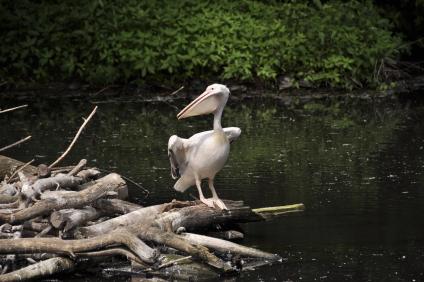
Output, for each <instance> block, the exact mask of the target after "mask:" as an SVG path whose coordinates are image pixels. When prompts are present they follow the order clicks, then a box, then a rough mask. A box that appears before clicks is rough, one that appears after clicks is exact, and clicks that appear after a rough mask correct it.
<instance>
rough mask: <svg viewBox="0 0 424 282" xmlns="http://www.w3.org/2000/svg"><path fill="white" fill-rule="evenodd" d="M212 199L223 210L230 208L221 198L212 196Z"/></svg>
mask: <svg viewBox="0 0 424 282" xmlns="http://www.w3.org/2000/svg"><path fill="white" fill-rule="evenodd" d="M212 201H213V203H214V205H215V206H216V207H218V208H220V209H221V210H228V208H227V206H226V205H225V204H224V202H223V201H222V200H221V199H220V198H212Z"/></svg>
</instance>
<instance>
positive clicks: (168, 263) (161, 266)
mask: <svg viewBox="0 0 424 282" xmlns="http://www.w3.org/2000/svg"><path fill="white" fill-rule="evenodd" d="M191 258H192V257H191V256H186V257H183V258H179V259H174V260H171V261H168V262H166V263H163V264H161V265H159V266H158V267H157V269H161V268H165V267H168V266H171V265H174V264H176V263H178V262H180V261H183V260H187V259H191Z"/></svg>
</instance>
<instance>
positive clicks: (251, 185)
mask: <svg viewBox="0 0 424 282" xmlns="http://www.w3.org/2000/svg"><path fill="white" fill-rule="evenodd" d="M230 99H231V98H230ZM186 103H187V101H185V102H175V103H174V102H173V103H165V102H162V103H146V102H114V103H107V102H105V103H103V102H102V103H99V104H98V105H99V109H98V112H97V114H96V116H95V118H94V119H93V120H92V121H91V122H90V123H89V124H88V127H87V128H86V130H85V131H84V133H83V135H82V137H81V138H80V139H79V140H78V142H77V144H76V146H75V147H74V149H73V150H72V152H71V154H70V155H69V156H68V157H67V159H66V160H65V161H64V163H63V164H75V163H77V162H78V161H79V160H80V159H81V158H86V159H88V161H89V164H90V165H93V166H98V167H100V168H103V169H106V170H113V171H116V172H118V173H121V174H123V175H125V176H127V177H130V178H131V179H133V180H134V181H136V182H139V183H141V184H142V185H143V186H144V187H145V188H147V189H148V190H149V191H150V195H149V197H147V198H145V197H144V194H143V192H142V191H141V190H140V189H139V188H137V187H136V186H133V185H131V186H130V188H131V191H130V194H131V197H132V200H134V201H137V202H140V203H142V204H153V203H159V202H163V201H169V200H172V199H174V198H177V199H181V200H183V199H191V198H190V196H189V193H185V194H180V193H177V192H175V191H174V190H173V189H172V186H173V183H174V181H173V180H172V179H171V176H170V169H169V163H168V159H167V141H168V138H169V136H171V135H172V134H178V135H179V136H181V137H188V136H190V135H192V134H194V133H196V132H199V131H203V130H209V129H211V124H212V117H200V118H190V119H186V120H181V121H177V119H176V117H175V116H176V114H177V113H178V111H179V109H181V108H182V107H183V106H184V105H185V104H186ZM7 104H8V105H10V106H11V105H16V103H13V102H12V101H8V102H7ZM29 104H30V106H29V108H28V109H25V110H19V111H16V112H13V113H9V114H3V115H0V124H1V127H0V144H1V145H6V144H9V143H12V142H14V141H16V140H18V139H20V138H22V137H24V136H26V135H30V134H31V135H32V136H33V138H32V140H31V141H30V142H28V143H26V144H24V145H21V146H20V147H19V148H16V149H12V150H9V151H8V152H7V154H8V155H9V156H11V157H14V158H17V159H19V160H22V161H29V160H30V159H32V158H35V159H36V162H37V163H51V162H52V161H53V160H55V159H56V158H57V157H58V155H59V154H60V152H62V151H63V150H64V149H65V148H66V147H67V146H68V144H69V142H70V141H71V139H72V138H73V136H74V134H75V132H76V130H77V128H78V127H79V126H80V124H81V117H82V116H87V115H88V113H89V112H90V111H91V109H92V107H93V105H92V104H91V103H90V102H87V101H73V100H50V101H37V100H34V101H31V102H30V103H29ZM8 105H2V106H1V107H2V108H5V107H6V106H8ZM423 118H424V107H422V106H419V105H415V106H410V105H405V104H399V103H397V102H384V103H382V102H378V103H377V102H372V101H367V102H361V101H352V100H351V101H348V102H337V101H332V102H329V101H327V102H325V101H324V102H320V103H312V104H306V105H298V106H292V107H290V108H287V107H285V106H283V105H279V103H278V102H276V101H275V100H264V99H257V100H250V101H243V102H234V101H230V102H229V105H228V106H227V108H226V110H225V112H224V116H223V125H224V126H238V127H240V128H241V129H242V135H241V137H240V139H239V140H237V141H236V142H234V143H233V144H232V147H231V153H230V159H229V161H228V163H227V165H226V166H225V168H224V169H223V170H222V171H221V172H220V173H219V174H218V175H217V178H216V182H215V184H216V185H215V186H216V187H217V191H218V194H219V195H220V196H221V197H222V198H226V199H234V200H244V201H245V203H246V204H248V205H250V206H251V207H266V206H275V205H282V204H292V203H304V204H305V206H306V211H305V212H304V213H302V214H298V215H293V216H288V217H283V218H280V219H276V220H274V221H271V222H266V223H251V224H248V225H244V226H243V228H244V230H245V231H246V239H245V240H244V241H243V242H242V244H245V245H249V246H255V247H258V248H260V249H263V250H266V251H269V252H274V253H278V254H280V255H281V256H282V257H283V258H284V261H283V263H282V264H279V265H274V266H270V267H264V268H260V269H258V270H257V271H255V272H248V273H244V274H242V275H241V276H240V277H238V278H236V279H235V280H239V281H300V280H303V281H420V280H421V281H422V280H423V279H424V274H423V272H424V174H423V171H424V123H423V122H422V120H423ZM206 190H207V189H205V191H206ZM189 192H190V193H192V194H193V195H197V192H196V190H195V189H194V188H191V189H190V190H189Z"/></svg>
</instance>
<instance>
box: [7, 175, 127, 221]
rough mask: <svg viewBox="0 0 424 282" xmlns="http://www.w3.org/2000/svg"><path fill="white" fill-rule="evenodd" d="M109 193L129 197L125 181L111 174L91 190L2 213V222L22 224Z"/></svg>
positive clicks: (100, 180)
mask: <svg viewBox="0 0 424 282" xmlns="http://www.w3.org/2000/svg"><path fill="white" fill-rule="evenodd" d="M108 192H117V193H118V194H120V195H121V197H125V196H127V195H128V190H127V186H126V184H125V181H124V180H123V179H122V178H121V177H120V176H119V175H118V174H116V173H111V174H108V175H106V176H105V177H103V178H100V179H98V180H96V181H94V182H93V185H91V186H90V187H89V188H87V189H85V190H83V191H79V192H71V193H67V194H64V195H62V196H61V197H55V198H47V199H43V200H40V201H38V202H36V203H35V204H34V205H33V206H31V207H29V208H25V209H23V210H19V211H15V212H12V213H11V214H5V213H0V222H9V223H16V222H22V221H25V220H28V219H31V218H34V217H37V216H40V215H46V214H49V213H50V212H52V211H54V210H60V209H66V208H81V207H84V206H86V205H89V204H90V203H92V202H93V201H95V200H97V199H99V198H101V197H104V196H105V195H107V194H108Z"/></svg>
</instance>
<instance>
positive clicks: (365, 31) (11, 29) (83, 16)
mask: <svg viewBox="0 0 424 282" xmlns="http://www.w3.org/2000/svg"><path fill="white" fill-rule="evenodd" d="M0 3H1V6H0V24H1V29H2V43H1V44H0V64H1V65H2V66H3V67H2V68H1V69H0V75H1V77H3V78H5V79H8V80H11V81H20V80H31V81H37V82H40V81H41V82H44V81H60V80H66V79H69V78H78V79H81V80H85V81H88V82H90V83H94V84H108V83H126V82H129V81H141V82H143V81H145V80H156V81H157V80H163V79H165V80H174V81H179V80H184V79H187V78H193V77H196V78H197V77H198V78H206V77H211V76H212V77H216V76H217V77H220V78H222V79H236V80H242V81H252V80H261V81H271V82H272V81H275V79H276V78H277V77H278V76H281V75H285V76H290V77H292V78H294V79H295V80H297V81H300V80H306V81H309V82H310V83H312V84H313V85H316V86H332V87H344V88H352V87H355V86H362V85H367V86H375V83H376V82H377V81H376V77H375V75H374V73H375V71H376V68H378V66H379V64H380V63H381V61H382V60H385V59H386V58H392V59H396V58H397V56H398V55H399V52H400V51H402V50H401V49H399V46H400V45H401V39H400V38H399V37H398V36H395V35H393V34H392V33H391V32H390V24H389V22H388V21H387V20H385V19H383V18H381V17H380V16H379V15H378V13H377V12H376V9H375V8H374V7H373V5H372V4H370V2H365V3H362V2H357V1H348V2H343V3H341V2H331V1H330V2H328V3H325V4H323V5H322V6H320V7H317V6H315V5H313V4H308V1H305V2H301V1H300V2H299V1H287V2H284V3H277V2H273V1H262V2H259V1H253V0H244V1H229V0H228V1H225V0H223V1H216V2H213V1H212V2H209V1H206V0H200V1H188V0H186V1H184V0H183V1H173V0H162V1H159V0H158V1H139V0H127V1H111V0H95V1H94V0H90V1H82V0H75V1H53V0H50V1H35V0H33V1H31V0H20V1H6V0H1V2H0Z"/></svg>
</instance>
